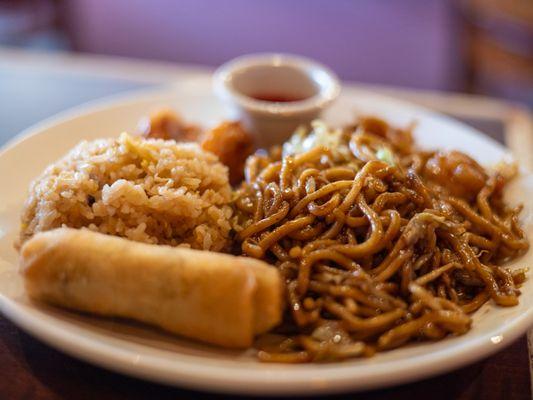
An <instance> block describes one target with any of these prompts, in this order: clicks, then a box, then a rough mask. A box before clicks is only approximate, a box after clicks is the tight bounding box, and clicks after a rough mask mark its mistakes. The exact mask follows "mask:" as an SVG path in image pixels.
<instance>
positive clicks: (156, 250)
mask: <svg viewBox="0 0 533 400" xmlns="http://www.w3.org/2000/svg"><path fill="white" fill-rule="evenodd" d="M20 270H21V273H22V275H23V277H24V282H25V287H26V291H27V293H28V295H29V297H30V298H31V299H34V300H38V301H43V302H47V303H51V304H54V305H57V306H61V307H66V308H69V309H73V310H78V311H83V312H87V313H93V314H97V315H101V316H110V317H123V318H131V319H133V320H137V321H141V322H144V323H147V324H151V325H155V326H158V327H160V328H162V329H164V330H167V331H169V332H172V333H176V334H179V335H182V336H186V337H189V338H192V339H196V340H200V341H204V342H208V343H211V344H215V345H219V346H224V347H234V348H244V347H248V346H250V345H251V344H252V342H253V339H254V336H255V335H257V334H260V333H263V332H266V331H268V330H270V329H271V328H273V327H274V326H276V325H277V324H278V323H279V322H280V321H281V316H282V308H283V306H282V285H281V278H280V275H279V272H278V270H277V269H276V268H274V267H272V266H270V265H268V264H266V263H265V262H263V261H260V260H255V259H252V258H248V257H237V256H232V255H228V254H220V253H213V252H208V251H199V250H192V249H188V248H180V247H170V246H162V245H151V244H145V243H138V242H134V241H131V240H128V239H124V238H119V237H115V236H110V235H105V234H102V233H97V232H92V231H90V230H87V229H81V230H78V229H70V228H59V229H54V230H51V231H47V232H42V233H38V234H37V235H35V236H34V237H33V238H31V239H30V240H28V241H27V242H26V243H25V244H24V246H23V247H22V249H21V254H20Z"/></svg>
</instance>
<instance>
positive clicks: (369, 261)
mask: <svg viewBox="0 0 533 400" xmlns="http://www.w3.org/2000/svg"><path fill="white" fill-rule="evenodd" d="M343 144H344V145H345V146H346V149H349V152H348V151H347V152H344V153H343V154H344V155H343V154H341V153H342V152H339V151H337V150H336V149H328V148H324V147H315V148H313V149H312V150H310V151H308V152H306V153H303V154H297V155H291V156H287V157H285V158H283V159H282V160H279V159H276V157H275V156H265V155H254V156H252V157H250V158H249V159H248V162H247V166H246V170H245V175H246V181H245V182H244V183H243V185H242V187H241V188H240V189H239V191H238V197H237V200H236V206H237V209H238V210H239V216H240V220H241V225H242V229H241V230H240V231H239V232H238V241H239V243H240V245H241V248H242V253H244V254H246V255H248V256H251V257H255V258H259V259H265V260H267V261H269V262H271V263H273V264H275V265H277V266H278V268H279V269H280V271H281V273H282V274H283V277H284V279H285V283H286V298H287V303H288V306H289V307H288V309H289V311H288V312H287V315H286V318H285V322H284V324H283V326H282V327H281V328H280V329H279V330H278V331H277V332H276V333H275V334H270V335H268V336H267V337H263V338H262V339H260V340H259V341H258V343H257V347H258V349H259V352H258V356H259V358H260V359H261V360H262V361H270V362H308V361H325V360H326V361H327V360H338V359H344V358H350V357H357V356H368V355H372V354H373V353H374V352H375V351H382V350H386V349H391V348H394V347H398V346H400V345H402V344H404V343H406V342H409V341H412V340H437V339H442V338H444V337H445V336H447V335H450V334H451V335H460V334H463V333H465V332H466V331H468V330H469V329H470V326H471V323H472V321H471V318H470V316H469V314H470V313H472V312H474V311H476V310H477V309H479V308H480V307H481V306H482V305H483V304H484V303H486V302H487V301H493V302H494V303H496V304H497V305H499V306H513V305H515V304H517V303H518V295H519V291H518V289H517V286H519V285H520V283H521V282H522V281H523V280H524V279H525V273H524V270H518V271H516V270H515V271H510V270H508V269H506V268H504V267H502V266H501V264H502V263H503V262H505V261H507V260H509V259H512V258H515V257H517V256H519V255H520V254H521V253H523V252H525V251H526V249H527V248H528V242H527V240H526V238H525V237H524V234H523V232H522V230H521V229H520V227H519V225H518V220H517V218H518V217H517V215H518V213H519V208H515V209H512V208H509V207H508V206H506V205H505V204H504V202H503V200H502V190H503V187H504V186H505V184H506V182H507V181H508V180H509V179H510V178H509V176H507V175H505V174H504V173H502V172H493V173H489V172H487V171H485V170H483V168H481V167H480V166H479V165H478V164H477V163H476V162H475V161H474V160H472V159H471V158H469V157H468V156H466V155H464V154H462V153H459V152H448V153H432V152H420V151H417V150H416V149H415V148H414V145H413V140H412V138H411V134H410V132H409V131H408V130H399V129H394V128H392V127H390V126H388V125H387V124H386V123H385V122H383V121H381V120H378V119H375V118H366V119H362V120H361V121H359V123H358V124H356V125H355V126H353V127H349V128H346V129H345V130H344V133H343ZM380 149H381V151H383V149H386V150H388V151H389V154H390V155H391V156H392V160H387V161H388V162H387V163H386V162H384V161H381V160H380V159H379V158H380V157H379V154H380ZM389 158H390V157H389Z"/></svg>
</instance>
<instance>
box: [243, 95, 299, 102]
mask: <svg viewBox="0 0 533 400" xmlns="http://www.w3.org/2000/svg"><path fill="white" fill-rule="evenodd" d="M250 97H251V98H253V99H256V100H261V101H269V102H272V103H290V102H293V101H302V100H305V99H307V98H308V97H298V96H292V95H285V94H277V93H256V94H253V95H251V96H250Z"/></svg>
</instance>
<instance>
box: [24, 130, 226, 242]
mask: <svg viewBox="0 0 533 400" xmlns="http://www.w3.org/2000/svg"><path fill="white" fill-rule="evenodd" d="M230 202H231V187H230V185H229V182H228V170H227V167H225V166H224V165H223V164H221V163H220V162H219V161H218V159H217V157H216V156H215V155H213V154H211V153H208V152H206V151H203V150H202V149H201V148H200V147H198V145H196V144H193V143H180V144H177V143H176V142H175V141H173V140H158V139H141V138H137V137H132V136H129V135H128V134H126V133H123V134H121V135H120V137H119V138H114V139H99V140H95V141H91V142H87V141H84V142H81V143H80V144H79V145H77V146H76V147H75V148H74V149H72V150H71V151H70V152H69V153H68V154H67V155H66V156H65V157H64V158H62V159H61V160H59V161H57V162H56V163H54V164H52V165H50V166H49V167H48V168H47V169H46V170H45V171H44V172H43V174H42V175H41V176H39V177H38V178H37V179H36V180H35V181H33V182H32V184H31V185H30V190H29V196H28V199H27V201H26V203H25V206H24V210H23V213H22V220H21V234H20V238H19V243H18V245H21V244H22V243H23V242H24V241H26V240H27V239H29V238H30V237H31V236H33V235H34V234H36V233H37V232H41V231H46V230H49V229H54V228H58V227H61V226H68V227H72V228H83V227H85V228H88V229H91V230H94V231H98V232H102V233H106V234H111V235H117V236H123V237H126V238H128V239H131V240H135V241H139V242H146V243H154V244H168V245H173V246H176V245H186V246H190V247H192V248H195V249H203V250H211V251H223V250H226V249H227V248H228V246H229V243H230V240H229V236H230V231H231V223H230V221H231V218H232V213H233V212H232V208H231V206H230Z"/></svg>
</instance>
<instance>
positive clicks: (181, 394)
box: [0, 49, 533, 400]
mask: <svg viewBox="0 0 533 400" xmlns="http://www.w3.org/2000/svg"><path fill="white" fill-rule="evenodd" d="M198 73H205V70H204V69H202V68H197V67H188V66H176V65H170V64H161V63H147V62H137V61H135V62H134V61H131V60H121V59H110V58H101V57H86V56H82V57H73V56H65V55H56V56H50V55H42V54H26V53H22V52H19V51H16V50H8V49H0V145H2V144H3V143H5V142H6V141H7V140H9V139H10V138H11V137H12V136H14V135H15V134H16V133H17V132H18V131H19V130H21V129H23V128H25V127H27V126H29V125H31V124H32V123H34V122H37V120H39V119H41V118H43V117H46V116H49V115H51V114H53V113H55V112H57V111H60V110H61V109H64V108H67V107H70V106H73V105H76V104H79V103H81V102H83V101H87V100H90V99H93V98H97V97H101V96H104V95H109V94H114V93H118V92H123V91H125V90H130V89H137V88H142V87H147V86H151V85H157V84H165V83H168V82H173V81H176V80H183V79H186V78H187V77H190V76H192V75H194V74H198ZM28 82H30V83H31V85H30V84H28ZM372 89H373V90H377V91H380V92H383V93H387V94H390V95H393V96H396V97H400V98H405V99H408V100H411V101H414V102H418V103H421V104H424V105H426V106H428V107H432V108H434V109H437V110H439V111H441V112H445V113H448V114H451V115H453V116H455V117H457V118H460V119H463V120H464V121H465V122H467V123H469V124H471V125H473V126H475V127H478V128H480V129H481V130H483V131H484V132H486V133H488V134H489V135H490V136H492V137H494V138H495V139H497V140H499V141H500V142H507V144H508V145H509V146H510V147H511V148H512V149H513V150H514V151H515V152H516V153H517V154H518V156H519V158H521V160H522V162H523V165H526V164H528V163H531V157H529V154H530V152H531V151H532V150H533V147H530V146H532V145H531V137H532V136H533V135H532V134H531V133H532V132H533V128H532V122H531V116H530V114H529V113H528V112H527V110H525V109H524V108H522V107H520V106H519V105H514V104H509V103H505V102H501V101H498V100H493V99H487V98H479V97H472V96H465V95H449V94H448V95H444V94H436V93H430V92H418V91H409V90H404V89H401V90H400V89H395V88H386V87H372ZM47 99H49V100H47ZM517 144H520V146H517ZM529 168H531V164H529ZM529 363H530V357H529V352H528V342H527V338H526V337H525V336H524V337H522V338H520V339H519V340H517V341H516V342H515V343H513V344H512V345H511V346H509V347H508V348H507V349H505V350H503V351H501V352H500V353H498V354H496V355H494V356H492V357H490V358H488V359H486V360H483V361H480V362H478V363H476V364H473V365H470V366H468V367H465V368H462V369H460V370H457V371H454V372H452V373H449V374H446V375H442V376H439V377H436V378H432V379H428V380H424V381H421V382H417V383H413V384H409V385H403V386H399V387H394V388H390V389H385V390H377V391H372V392H366V393H360V394H357V396H355V395H353V394H351V395H350V394H346V395H339V396H330V397H328V398H335V399H341V398H354V397H356V398H357V399H391V398H394V399H404V398H405V399H416V398H430V399H531V397H532V393H531V377H530V368H529ZM188 397H192V398H198V399H204V398H226V397H225V396H222V395H213V394H208V393H200V392H191V391H187V390H183V389H177V388H171V387H166V386H161V385H156V384H152V383H148V382H144V381H141V380H137V379H133V378H128V377H125V376H121V375H118V374H115V373H112V372H108V371H105V370H103V369H100V368H98V367H94V366H91V365H89V364H86V363H84V362H82V361H78V360H76V359H74V358H72V357H69V356H66V355H64V354H62V353H61V352H59V351H56V350H54V349H52V348H50V347H48V346H46V345H44V344H42V343H41V342H39V341H37V340H35V339H33V338H32V337H31V336H29V335H27V334H26V333H24V332H23V331H21V330H20V329H18V328H17V327H16V326H14V325H13V324H12V323H11V322H9V321H8V320H7V319H5V318H3V317H1V316H0V399H35V400H41V399H42V400H44V399H46V400H51V399H85V398H87V399H93V398H95V399H152V398H153V399H167V398H168V399H176V398H188ZM227 398H230V397H229V396H228V397H227Z"/></svg>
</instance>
